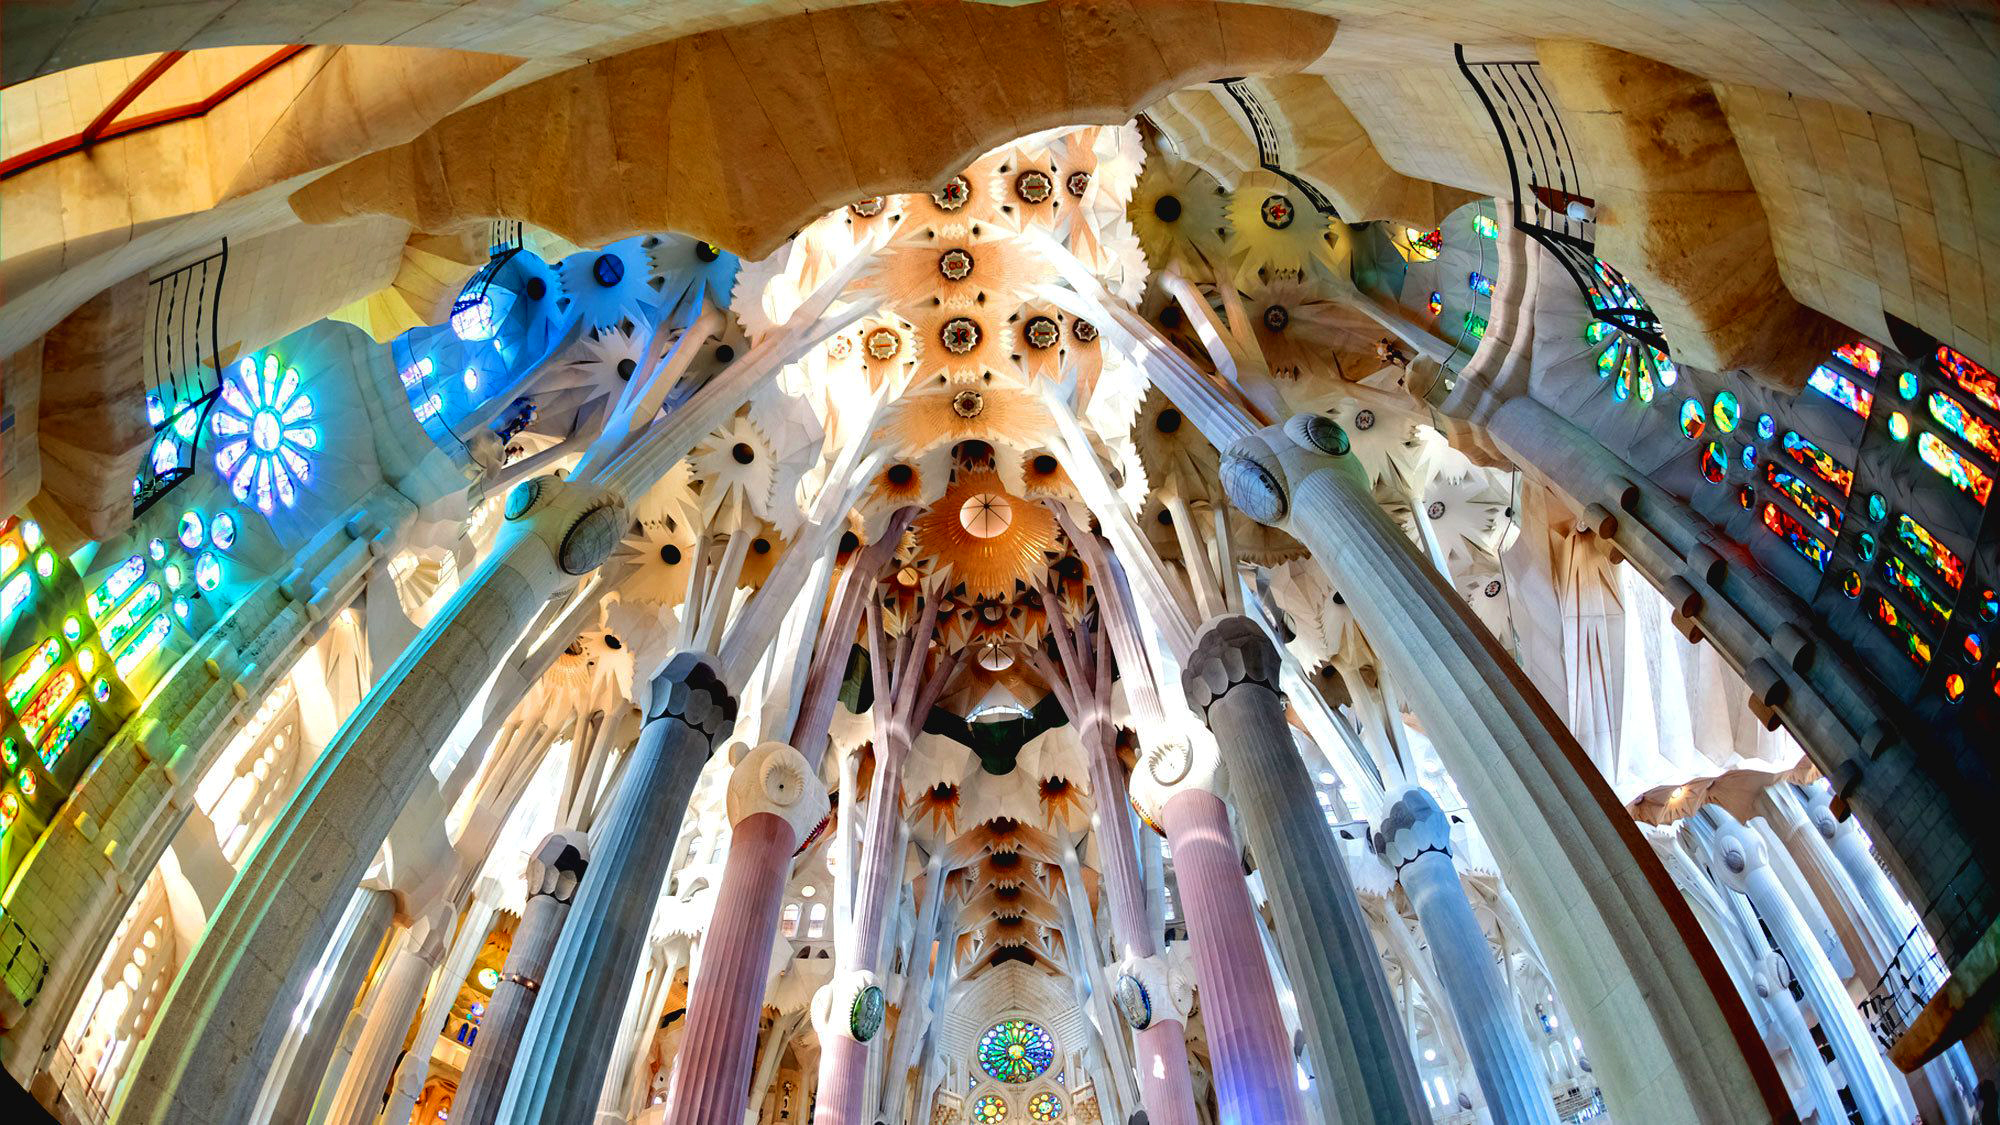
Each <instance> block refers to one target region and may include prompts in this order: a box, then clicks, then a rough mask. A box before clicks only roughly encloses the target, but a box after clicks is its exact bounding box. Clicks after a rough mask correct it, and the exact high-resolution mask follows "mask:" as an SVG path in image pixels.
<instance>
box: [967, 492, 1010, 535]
mask: <svg viewBox="0 0 2000 1125" xmlns="http://www.w3.org/2000/svg"><path fill="white" fill-rule="evenodd" d="M958 522H959V523H960V524H961V525H963V526H964V528H965V530H966V533H967V534H969V535H972V536H975V537H977V538H980V539H991V538H993V537H994V536H996V535H999V534H1000V533H1001V532H1003V531H1006V530H1007V529H1008V528H1009V527H1011V526H1013V523H1014V505H1013V504H1011V503H1009V502H1008V500H1007V498H1006V497H1005V496H1002V495H1000V494H999V493H997V492H981V493H978V494H976V495H973V496H970V497H967V498H966V501H965V504H964V505H963V506H961V507H960V508H959V510H958Z"/></svg>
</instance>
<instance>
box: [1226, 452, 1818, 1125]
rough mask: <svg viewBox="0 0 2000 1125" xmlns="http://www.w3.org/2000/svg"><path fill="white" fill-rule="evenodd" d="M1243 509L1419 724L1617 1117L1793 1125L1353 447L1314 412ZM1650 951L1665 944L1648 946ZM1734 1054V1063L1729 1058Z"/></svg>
mask: <svg viewBox="0 0 2000 1125" xmlns="http://www.w3.org/2000/svg"><path fill="white" fill-rule="evenodd" d="M1220 475H1221V477H1222V480H1223V484H1224V487H1225V488H1226V489H1227V490H1228V493H1229V498H1230V500H1231V501H1232V502H1233V503H1235V504H1236V506H1237V507H1238V508H1240V509H1242V510H1243V511H1244V513H1245V514H1247V515H1249V516H1250V517H1251V518H1253V519H1255V520H1257V521H1259V522H1261V523H1266V524H1270V525H1272V526H1274V527H1280V528H1283V529H1284V530H1286V531H1289V532H1290V533H1291V534H1292V535H1293V536H1294V537H1295V538H1297V539H1298V540H1299V541H1300V542H1301V543H1303V544H1305V546H1306V547H1307V548H1308V549H1309V550H1310V551H1311V552H1312V557H1313V561H1314V562H1315V563H1316V564H1317V565H1318V566H1319V567H1320V568H1321V569H1323V570H1324V571H1325V572H1326V575H1327V577H1328V578H1329V579H1330V580H1331V581H1332V582H1333V584H1334V586H1335V588H1336V589H1338V590H1339V591H1340V592H1341V594H1342V595H1343V596H1344V597H1345V598H1346V600H1347V604H1348V606H1349V607H1351V608H1352V609H1353V611H1354V619H1355V622H1356V623H1357V624H1359V625H1360V627H1361V629H1362V631H1363V632H1364V633H1366V634H1367V636H1368V640H1369V643H1370V644H1371V645H1373V646H1374V648H1375V651H1376V654H1377V655H1378V656H1379V657H1381V659H1382V662H1383V665H1384V667H1385V668H1386V669H1387V670H1388V672H1389V673H1390V674H1391V675H1392V676H1394V677H1395V679H1396V683H1397V684H1398V685H1399V686H1400V687H1402V688H1403V690H1404V692H1405V693H1406V696H1407V702H1408V703H1409V705H1410V707H1411V709H1412V710H1414V711H1415V712H1416V714H1417V717H1418V718H1419V719H1421V720H1422V721H1423V725H1424V731H1425V733H1427V734H1428V735H1430V737H1431V740H1432V743H1433V745H1434V746H1435V747H1436V749H1437V752H1438V756H1439V757H1440V758H1442V759H1443V761H1444V765H1445V768H1446V769H1448V770H1450V771H1451V774H1452V776H1453V777H1454V778H1455V779H1456V780H1457V781H1458V784H1459V788H1460V790H1461V791H1462V792H1464V793H1465V795H1466V797H1467V799H1468V800H1469V801H1470V802H1471V805H1472V813H1473V816H1475V817H1476V818H1478V820H1479V823H1480V825H1481V828H1482V831H1483V833H1484V835H1485V836H1486V839H1487V840H1488V842H1489V843H1491V844H1492V847H1493V851H1494V854H1495V856H1496V857H1497V858H1498V860H1499V865H1500V868H1501V870H1502V871H1503V873H1504V874H1505V875H1506V876H1507V880H1508V882H1509V884H1510V885H1511V886H1512V887H1513V888H1514V893H1515V896H1516V897H1517V898H1518V899H1519V900H1520V902H1521V907H1522V912H1523V913H1524V914H1525V915H1526V917H1527V919H1528V921H1529V923H1530V924H1531V925H1532V926H1533V929H1534V933H1535V934H1536V936H1537V938H1538V939H1539V940H1540V942H1541V943H1542V949H1543V952H1544V953H1545V954H1546V956H1547V961H1548V967H1549V971H1550V973H1551V974H1552V975H1553V976H1554V977H1555V983H1556V986H1557V988H1559V989H1560V990H1561V991H1562V993H1563V996H1564V999H1565V1001H1566V1002H1567V1003H1568V1004H1569V1005H1570V1011H1571V1013H1572V1014H1573V1015H1574V1016H1575V1017H1576V1020H1577V1023H1578V1024H1579V1025H1580V1031H1581V1033H1582V1035H1583V1037H1584V1038H1586V1039H1588V1040H1589V1041H1590V1043H1591V1062H1592V1063H1593V1064H1594V1066H1595V1071H1596V1074H1597V1077H1598V1078H1599V1079H1600V1080H1601V1081H1602V1082H1603V1084H1604V1093H1605V1100H1606V1102H1607V1103H1608V1104H1609V1105H1610V1108H1611V1112H1612V1113H1613V1114H1616V1115H1621V1116H1624V1115H1637V1114H1645V1115H1650V1116H1652V1117H1654V1118H1655V1119H1656V1121H1657V1122H1658V1123H1661V1125H1664V1123H1666V1122H1676V1121H1688V1122H1695V1121H1700V1122H1710V1123H1714V1125H1738V1123H1739V1122H1741V1121H1743V1120H1744V1119H1745V1117H1746V1115H1753V1116H1754V1115H1760V1114H1763V1113H1769V1114H1770V1115H1772V1116H1774V1117H1783V1116H1785V1115H1788V1114H1789V1113H1790V1112H1791V1108H1790V1098H1789V1097H1788V1096H1787V1094H1786V1093H1785V1087H1784V1082H1783V1081H1782V1080H1781V1079H1780V1078H1779V1077H1778V1071H1777V1067H1776V1066H1775V1065H1774V1064H1773V1063H1772V1062H1771V1056H1770V1052H1769V1050H1768V1049H1767V1048H1766V1047H1765V1046H1764V1042H1763V1040H1762V1038H1761V1037H1760V1036H1759V1035H1758V1034H1757V1030H1756V1026H1755V1025H1754V1024H1753V1023H1752V1022H1751V1020H1750V1015H1749V1012H1748V1011H1747V1010H1746V1009H1745V1008H1744V1006H1743V1001H1742V998H1741V997H1740V996H1737V995H1736V994H1735V993H1734V992H1733V991H1727V990H1725V991H1724V992H1721V993H1718V992H1717V991H1716V990H1715V989H1714V988H1713V987H1712V986H1711V983H1710V982H1711V981H1716V980H1721V979H1722V973H1723V969H1722V965H1721V963H1720V962H1719V961H1718V960H1717V959H1716V956H1715V952H1714V950H1712V949H1710V948H1709V947H1708V944H1707V942H1705V941H1703V940H1702V935H1701V928H1700V926H1699V925H1697V924H1696V922H1695V920H1694V916H1693V914H1692V913H1690V911H1689V910H1688V907H1687V904H1686V903H1685V902H1684V901H1682V900H1681V897H1680V896H1679V895H1677V894H1675V895H1672V896H1671V897H1667V896H1664V895H1662V893H1661V892H1662V890H1663V889H1668V888H1670V884H1669V881H1668V879H1667V876H1666V872H1665V870H1664V869H1662V867H1661V865H1660V861H1659V857H1657V856H1655V855H1654V854H1653V853H1652V850H1651V849H1650V848H1649V847H1647V846H1646V843H1645V841H1644V839H1643V838H1642V837H1641V836H1640V834H1639V830H1638V826H1637V825H1635V824H1634V823H1633V822H1632V818H1631V816H1630V815H1629V814H1628V813H1626V812H1625V810H1624V808H1623V807H1622V806H1621V805H1620V803H1619V801H1618V798H1617V796H1616V795H1615V794H1614V793H1612V792H1611V789H1610V787H1609V786H1608V785H1606V784H1605V782H1604V778H1603V777H1602V776H1601V775H1600V774H1599V773H1598V772H1597V769H1596V767H1595V766H1593V765H1592V764H1591V762H1590V759H1589V758H1588V757H1587V756H1586V755H1585V754H1584V752H1583V748H1582V747H1581V746H1580V745H1578V744H1577V741H1576V737H1575V736H1574V735H1572V734H1571V733H1570V732H1569V731H1568V730H1566V729H1564V727H1563V724H1562V720H1561V719H1559V718H1558V717H1557V716H1556V714H1555V713H1554V712H1553V711H1552V710H1550V709H1549V706H1548V704H1547V703H1546V702H1545V701H1543V699H1542V698H1541V696H1540V694H1539V693H1538V692H1536V691H1535V689H1534V687H1533V685H1532V684H1530V683H1529V682H1528V679H1527V676H1526V674H1525V673H1523V672H1522V671H1521V669H1520V667H1519V666H1518V665H1517V664H1516V663H1515V662H1514V660H1513V658H1512V657H1510V656H1508V655H1507V653H1506V652H1505V651H1504V650H1503V649H1501V648H1500V646H1499V645H1498V644H1497V643H1496V642H1495V641H1494V640H1493V637H1492V635H1491V634H1490V633H1488V632H1487V631H1486V628H1485V626H1483V625H1481V624H1480V623H1479V621H1478V619H1477V618H1476V617H1474V616H1473V614H1472V611H1471V609H1470V608H1468V607H1467V606H1466V604H1465V601H1464V599H1462V598H1461V597H1460V596H1459V595H1458V593H1457V592H1456V591H1454V590H1453V589H1451V588H1450V586H1448V585H1446V584H1445V582H1444V581H1443V579H1442V578H1441V577H1440V576H1439V575H1438V573H1437V569H1436V568H1435V567H1433V566H1431V565H1430V563H1429V562H1427V561H1426V560H1424V559H1422V558H1420V557H1419V556H1418V555H1417V553H1416V551H1415V550H1414V549H1413V548H1412V547H1411V545H1410V541H1409V540H1408V539H1407V538H1406V537H1405V536H1404V535H1403V533H1402V532H1401V530H1400V529H1398V528H1397V527H1396V525H1395V523H1394V522H1393V521H1391V520H1390V519H1389V516H1388V514H1387V513H1386V512H1384V511H1383V510H1382V507H1381V505H1380V504H1377V503H1376V502H1375V498H1374V493H1373V489H1372V487H1371V485H1370V483H1369V481H1368V480H1367V477H1366V474H1365V473H1364V472H1363V471H1362V470H1361V466H1360V464H1359V463H1358V462H1357V461H1356V459H1355V458H1354V457H1352V456H1350V455H1349V445H1348V440H1347V434H1346V433H1345V432H1344V431H1343V430H1341V428H1340V426H1339V424H1338V423H1336V422H1334V421H1333V420H1332V419H1331V418H1327V417H1326V416H1324V415H1300V416H1298V417H1295V418H1293V419H1291V420H1290V421H1289V422H1287V423H1286V424H1285V425H1284V426H1283V427H1273V428H1271V429H1267V430H1263V431H1260V432H1258V433H1257V434H1255V435H1253V436H1251V437H1249V438H1245V439H1243V440H1241V441H1239V442H1237V443H1236V444H1235V445H1233V446H1232V447H1231V448H1230V451H1229V452H1228V453H1227V454H1226V455H1225V456H1224V458H1223V461H1222V468H1221V474H1220ZM1634 935H1651V940H1646V941H1640V940H1635V939H1634ZM1725 1045H1727V1046H1725Z"/></svg>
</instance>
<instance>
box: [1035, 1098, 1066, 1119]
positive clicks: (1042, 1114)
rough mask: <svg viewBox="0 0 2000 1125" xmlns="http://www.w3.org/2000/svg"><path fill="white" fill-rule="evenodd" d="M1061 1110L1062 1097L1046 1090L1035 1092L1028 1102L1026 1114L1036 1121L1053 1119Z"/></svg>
mask: <svg viewBox="0 0 2000 1125" xmlns="http://www.w3.org/2000/svg"><path fill="white" fill-rule="evenodd" d="M1062 1112H1063V1104H1062V1099H1061V1098H1058V1097H1056V1096H1055V1095H1054V1094H1052V1093H1049V1092H1047V1091H1043V1092H1042V1093H1039V1094H1036V1095H1035V1096H1034V1097H1033V1098H1032V1099H1030V1100H1029V1102H1028V1116H1029V1117H1032V1118H1034V1119H1035V1120H1037V1121H1054V1120H1055V1119H1056V1118H1058V1117H1061V1116H1062Z"/></svg>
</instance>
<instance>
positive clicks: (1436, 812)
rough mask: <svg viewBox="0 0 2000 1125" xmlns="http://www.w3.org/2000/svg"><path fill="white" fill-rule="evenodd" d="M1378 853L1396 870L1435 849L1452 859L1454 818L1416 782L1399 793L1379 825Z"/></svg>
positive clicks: (1376, 836) (1376, 835) (1374, 837)
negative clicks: (1452, 820)
mask: <svg viewBox="0 0 2000 1125" xmlns="http://www.w3.org/2000/svg"><path fill="white" fill-rule="evenodd" d="M1371 842H1372V843H1373V844H1374V846H1375V854H1376V856H1378V857H1379V858H1380V859H1381V860H1382V862H1383V863H1384V864H1386V865H1388V867H1389V868H1390V869H1391V870H1393V871H1401V870H1402V869H1403V867H1404V866H1405V865H1407V864H1409V863H1411V862H1412V861H1414V860H1415V859H1416V858H1417V857H1418V856H1420V855H1424V854H1426V853H1431V852H1435V853H1437V854H1438V855H1442V856H1444V857H1445V859H1446V860H1449V859H1451V818H1450V817H1448V816H1446V815H1445V812H1444V809H1443V808H1441V807H1439V805H1438V803H1437V798H1435V797H1433V796H1431V795H1430V792H1429V791H1428V790H1425V789H1422V788H1419V787H1417V786H1412V787H1410V788H1409V789H1406V790H1404V791H1403V792H1402V793H1400V794H1398V795H1397V797H1396V799H1395V801H1393V802H1391V803H1390V805H1389V807H1388V809H1387V810H1386V811H1384V812H1383V814H1382V819H1381V822H1380V823H1379V824H1377V825H1376V829H1375V831H1374V833H1373V834H1372V839H1371Z"/></svg>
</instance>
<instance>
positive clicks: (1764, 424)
mask: <svg viewBox="0 0 2000 1125" xmlns="http://www.w3.org/2000/svg"><path fill="white" fill-rule="evenodd" d="M1757 436H1758V437H1759V438H1762V439H1763V440H1765V441H1770V440H1771V439H1772V438H1774V437H1777V436H1778V420H1777V419H1776V418H1773V417H1771V416H1770V415H1769V414H1759V415H1757Z"/></svg>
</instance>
